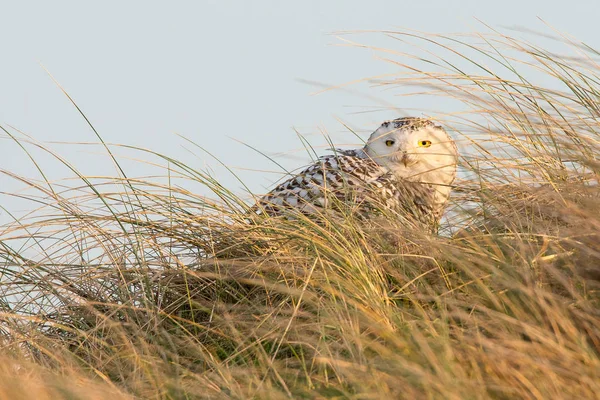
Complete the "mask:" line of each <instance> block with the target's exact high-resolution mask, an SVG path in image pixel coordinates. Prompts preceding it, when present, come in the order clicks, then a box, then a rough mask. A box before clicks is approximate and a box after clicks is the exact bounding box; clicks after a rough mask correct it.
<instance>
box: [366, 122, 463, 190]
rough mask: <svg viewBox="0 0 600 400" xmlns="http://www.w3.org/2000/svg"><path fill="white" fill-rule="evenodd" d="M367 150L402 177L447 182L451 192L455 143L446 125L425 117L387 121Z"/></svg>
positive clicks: (454, 164) (454, 170)
mask: <svg viewBox="0 0 600 400" xmlns="http://www.w3.org/2000/svg"><path fill="white" fill-rule="evenodd" d="M364 151H365V153H367V155H368V156H369V157H370V158H372V159H373V160H374V161H375V162H377V163H378V164H379V165H381V166H384V167H386V168H389V169H390V171H391V172H393V173H394V174H396V175H397V176H398V177H399V178H402V179H406V180H410V181H414V182H425V183H431V184H434V185H439V186H446V187H448V192H449V190H450V188H449V185H450V184H451V183H452V182H453V181H454V178H455V177H456V166H457V163H458V152H457V149H456V144H455V143H454V141H453V140H452V138H451V137H450V136H449V135H448V133H446V131H445V130H444V128H442V127H441V126H439V125H436V124H435V123H434V122H432V121H431V120H428V119H425V118H414V117H409V118H398V119H395V120H393V121H387V122H384V123H383V124H381V126H380V127H379V128H377V130H376V131H375V132H373V133H372V134H371V137H370V138H369V140H368V142H367V144H366V145H365V148H364ZM440 189H441V188H440ZM444 191H445V190H444Z"/></svg>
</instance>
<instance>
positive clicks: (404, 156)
mask: <svg viewBox="0 0 600 400" xmlns="http://www.w3.org/2000/svg"><path fill="white" fill-rule="evenodd" d="M400 162H401V163H402V164H403V165H404V166H405V167H408V154H406V152H404V153H402V158H401V159H400Z"/></svg>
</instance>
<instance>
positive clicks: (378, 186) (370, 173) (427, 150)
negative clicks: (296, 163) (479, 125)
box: [253, 117, 458, 230]
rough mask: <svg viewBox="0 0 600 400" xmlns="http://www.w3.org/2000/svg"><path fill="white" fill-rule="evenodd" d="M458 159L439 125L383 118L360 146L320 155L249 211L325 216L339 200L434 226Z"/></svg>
mask: <svg viewBox="0 0 600 400" xmlns="http://www.w3.org/2000/svg"><path fill="white" fill-rule="evenodd" d="M457 160H458V154H457V149H456V145H455V143H454V141H453V140H452V139H451V138H450V136H449V135H448V134H447V133H446V131H445V130H444V128H442V127H441V126H439V125H436V124H435V123H434V122H432V121H430V120H428V119H425V118H414V117H409V118H398V119H395V120H393V121H387V122H384V123H383V124H382V125H381V126H380V127H379V128H378V129H377V130H375V132H373V133H372V134H371V136H370V138H369V140H368V141H367V143H366V145H365V146H364V147H363V148H361V149H356V150H335V152H334V154H331V155H327V156H322V157H321V158H319V160H318V161H317V162H315V163H314V164H312V165H310V166H309V167H307V168H306V169H304V170H303V171H302V172H300V173H299V174H298V175H295V176H293V177H291V178H289V179H288V180H286V181H285V182H283V183H281V184H280V185H278V186H277V187H275V189H273V190H272V191H271V192H269V193H268V194H266V195H265V196H264V197H262V198H261V199H260V200H259V201H258V203H257V204H256V205H255V206H254V208H253V211H254V212H255V213H257V214H267V215H282V214H285V213H287V212H289V210H290V209H293V210H297V211H299V212H301V213H304V214H325V213H326V211H325V210H336V209H338V210H339V205H340V204H341V203H343V204H344V205H347V206H349V208H348V210H350V212H356V213H358V214H359V215H361V216H365V217H367V218H368V217H369V215H372V213H374V212H378V211H379V212H384V213H387V212H392V213H393V214H394V215H398V216H399V217H401V218H405V219H406V220H408V221H410V222H412V223H415V224H416V225H419V226H421V227H425V228H426V229H431V230H435V229H436V227H437V225H438V223H439V220H440V218H441V216H442V214H443V212H444V208H445V205H446V202H447V200H448V197H449V195H450V190H451V184H452V182H453V181H454V178H455V176H456V167H457Z"/></svg>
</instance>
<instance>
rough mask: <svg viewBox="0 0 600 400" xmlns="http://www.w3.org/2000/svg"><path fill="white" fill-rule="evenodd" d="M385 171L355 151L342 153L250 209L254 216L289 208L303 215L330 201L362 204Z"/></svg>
mask: <svg viewBox="0 0 600 400" xmlns="http://www.w3.org/2000/svg"><path fill="white" fill-rule="evenodd" d="M387 173H388V172H387V170H386V169H384V168H382V167H381V166H379V165H378V164H377V163H375V162H374V161H373V160H371V159H369V158H362V157H361V156H360V153H359V152H358V151H353V150H345V151H338V152H336V154H333V155H327V156H323V157H321V158H319V160H318V161H317V162H315V163H314V164H312V165H310V166H309V167H307V168H306V169H305V170H303V171H302V172H300V173H299V174H298V175H296V176H294V177H292V178H290V179H288V180H287V181H285V182H283V183H281V184H279V185H278V186H277V187H275V188H274V189H273V190H272V191H271V192H269V193H268V194H266V195H265V196H264V197H263V198H261V199H260V200H259V202H258V204H257V205H256V206H255V207H254V208H253V211H254V212H256V213H257V214H262V213H263V212H265V213H267V214H269V215H279V214H281V213H282V212H284V211H285V210H288V209H290V208H292V209H296V210H298V211H300V212H303V213H308V214H312V213H320V212H322V211H323V209H326V208H328V207H331V206H332V201H333V203H335V201H334V200H340V201H342V202H344V203H355V202H361V201H362V200H363V198H364V197H365V196H364V193H366V191H367V189H368V187H369V186H371V185H372V184H373V182H375V181H377V179H378V178H380V177H381V176H383V175H385V174H387Z"/></svg>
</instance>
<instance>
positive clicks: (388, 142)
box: [385, 140, 396, 147]
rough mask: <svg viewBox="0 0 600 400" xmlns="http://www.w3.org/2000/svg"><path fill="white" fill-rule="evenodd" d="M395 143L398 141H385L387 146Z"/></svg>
mask: <svg viewBox="0 0 600 400" xmlns="http://www.w3.org/2000/svg"><path fill="white" fill-rule="evenodd" d="M394 143H396V142H394V141H393V140H386V141H385V145H386V146H387V147H392V146H393V145H394Z"/></svg>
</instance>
